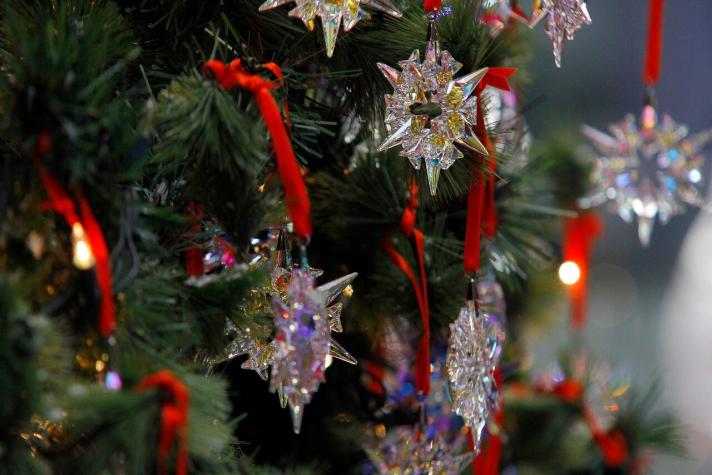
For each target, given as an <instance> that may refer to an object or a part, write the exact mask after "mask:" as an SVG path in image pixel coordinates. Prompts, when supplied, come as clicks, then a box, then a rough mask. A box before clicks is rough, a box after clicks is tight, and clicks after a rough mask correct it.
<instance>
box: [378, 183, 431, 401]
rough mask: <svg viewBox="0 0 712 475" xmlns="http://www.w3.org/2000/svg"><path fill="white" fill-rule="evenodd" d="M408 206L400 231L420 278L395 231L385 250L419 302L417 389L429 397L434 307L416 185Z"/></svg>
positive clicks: (385, 238)
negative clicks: (417, 218)
mask: <svg viewBox="0 0 712 475" xmlns="http://www.w3.org/2000/svg"><path fill="white" fill-rule="evenodd" d="M409 195H410V197H409V199H408V204H407V205H406V208H405V210H404V211H403V216H402V217H401V222H400V228H401V232H402V233H403V235H404V236H405V237H406V239H408V240H409V242H410V244H411V247H412V248H413V253H414V254H415V258H416V261H417V262H418V270H419V271H420V278H418V276H417V275H416V274H415V271H413V268H412V267H411V266H410V264H408V261H407V260H406V259H405V258H404V257H403V256H402V255H401V254H400V253H399V252H398V251H397V250H396V248H395V246H394V245H393V240H392V239H391V231H387V232H386V235H385V237H384V239H383V248H384V250H385V251H386V253H387V254H388V256H389V257H390V258H391V260H392V261H393V263H394V264H395V265H396V266H397V267H398V268H399V269H400V270H401V271H403V273H404V274H405V275H406V276H407V277H408V280H410V283H411V285H412V286H413V290H414V291H415V298H416V300H417V301H418V309H419V311H420V319H421V323H422V326H423V334H422V335H421V337H420V342H419V344H418V353H417V356H416V364H415V386H416V388H417V389H418V391H420V392H422V393H423V395H424V396H427V395H428V393H429V392H430V307H429V304H428V282H427V274H426V272H425V236H424V235H423V233H422V232H421V231H420V230H419V229H417V228H416V227H415V213H416V209H417V207H418V187H417V185H416V184H415V182H413V183H412V184H411V186H410V191H409Z"/></svg>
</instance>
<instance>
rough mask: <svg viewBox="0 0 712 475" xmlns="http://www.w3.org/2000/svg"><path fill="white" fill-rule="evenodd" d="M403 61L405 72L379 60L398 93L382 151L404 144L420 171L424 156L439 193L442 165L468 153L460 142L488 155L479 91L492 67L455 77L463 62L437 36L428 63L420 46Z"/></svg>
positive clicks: (389, 99)
mask: <svg viewBox="0 0 712 475" xmlns="http://www.w3.org/2000/svg"><path fill="white" fill-rule="evenodd" d="M431 28H432V27H431ZM398 65H399V66H400V69H401V70H400V71H398V70H397V69H394V68H392V67H390V66H388V65H386V64H382V63H378V67H379V68H380V70H381V72H382V73H383V74H384V76H385V77H386V79H388V82H389V83H390V84H391V86H393V94H392V95H391V94H387V95H386V96H385V101H386V119H385V123H386V126H387V127H388V130H389V132H390V133H389V135H388V137H387V138H386V140H385V141H384V142H383V143H382V144H381V145H380V147H378V150H379V151H383V150H386V149H389V148H391V147H395V146H397V145H401V146H402V148H403V150H402V151H401V152H400V155H401V156H404V157H407V158H408V160H410V163H411V164H412V165H413V167H415V169H416V170H420V168H421V158H422V159H423V161H424V162H425V170H426V173H427V175H428V185H429V188H430V193H431V194H432V195H435V193H436V191H437V186H438V178H439V176H440V170H447V169H448V168H449V167H450V166H451V165H452V164H453V163H455V160H457V159H458V158H460V157H462V156H463V154H462V152H461V151H460V150H458V148H457V147H456V146H455V145H456V144H457V145H460V146H464V147H468V148H470V149H474V150H476V151H478V152H480V153H483V154H485V155H486V154H487V150H486V148H485V147H484V145H482V143H481V142H480V141H479V139H478V138H477V135H476V134H475V131H474V126H475V123H476V120H477V100H478V99H477V97H476V96H473V93H474V91H475V88H476V87H477V85H478V84H479V82H480V81H481V80H482V78H483V77H484V76H485V74H486V73H487V68H483V69H480V70H478V71H475V72H473V73H470V74H467V75H466V76H463V77H461V78H458V79H454V76H455V74H456V73H457V72H458V71H459V70H460V69H461V68H462V64H461V63H459V62H457V61H456V60H455V59H454V58H453V57H452V55H451V54H450V53H449V52H447V51H445V50H442V51H441V50H440V45H439V44H438V42H437V40H434V39H430V40H429V41H428V42H427V45H426V48H425V58H424V59H423V61H422V62H421V60H420V52H419V51H418V50H415V51H413V53H412V54H411V55H410V57H409V58H408V59H407V60H405V61H400V62H399V63H398Z"/></svg>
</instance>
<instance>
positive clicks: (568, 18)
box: [542, 0, 591, 68]
mask: <svg viewBox="0 0 712 475" xmlns="http://www.w3.org/2000/svg"><path fill="white" fill-rule="evenodd" d="M542 12H543V13H545V14H547V15H548V17H547V19H546V25H544V32H545V33H546V36H548V37H549V40H550V41H551V43H552V45H553V47H554V62H555V63H556V67H557V68H560V67H561V52H562V50H563V48H564V39H566V40H569V41H570V40H573V39H574V33H576V31H577V30H578V29H579V28H581V27H582V26H583V25H590V24H591V16H590V15H589V14H588V9H587V8H586V2H585V1H584V0H544V3H543V8H542Z"/></svg>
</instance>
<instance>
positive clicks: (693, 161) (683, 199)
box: [579, 106, 712, 246]
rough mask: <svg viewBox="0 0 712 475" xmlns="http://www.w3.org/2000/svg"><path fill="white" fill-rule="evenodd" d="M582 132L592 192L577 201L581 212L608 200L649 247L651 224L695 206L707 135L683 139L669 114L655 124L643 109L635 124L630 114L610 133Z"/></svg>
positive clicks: (683, 133) (684, 131) (699, 199)
mask: <svg viewBox="0 0 712 475" xmlns="http://www.w3.org/2000/svg"><path fill="white" fill-rule="evenodd" d="M581 130H582V133H583V134H584V135H585V136H586V137H587V138H588V139H589V140H590V141H591V143H592V144H593V146H594V147H595V149H596V152H597V156H596V158H595V160H594V171H593V174H592V181H593V183H594V186H595V192H594V193H592V194H591V195H589V196H587V197H585V198H582V199H581V200H579V205H580V206H581V207H582V208H589V207H594V206H598V205H600V204H603V203H604V202H606V201H610V202H611V203H612V204H613V207H614V209H615V211H616V212H617V213H618V215H619V216H620V217H621V218H622V219H623V220H625V221H626V222H629V223H630V222H632V221H633V219H634V218H637V220H638V237H639V238H640V242H641V243H642V244H643V246H647V245H648V244H649V243H650V236H651V233H652V230H653V225H654V224H655V220H656V218H657V220H658V221H659V222H660V223H661V224H666V223H667V222H668V221H669V220H670V218H672V217H673V216H675V215H677V214H681V213H683V212H684V211H685V205H690V206H701V205H703V204H704V199H703V197H702V194H701V193H700V190H699V188H698V187H699V186H700V183H701V182H702V170H703V165H704V157H703V155H702V154H701V153H700V152H701V150H702V149H703V148H704V146H705V145H706V144H707V143H708V142H709V141H710V140H711V139H712V130H710V131H705V132H701V133H698V134H696V135H691V136H690V135H689V130H688V128H687V127H686V126H684V125H681V124H678V123H677V122H675V121H674V120H673V119H672V118H671V117H670V116H669V115H663V117H662V119H661V120H658V118H657V115H656V113H655V110H654V109H653V108H652V107H650V106H646V107H645V108H644V109H643V113H642V115H641V120H640V123H638V122H637V121H636V119H635V117H634V116H633V115H632V114H629V115H627V116H626V117H625V118H624V119H623V120H622V121H621V122H619V123H615V124H611V125H610V126H609V132H610V134H607V133H605V132H602V131H600V130H597V129H594V128H593V127H589V126H587V125H584V126H583V127H582V129H581Z"/></svg>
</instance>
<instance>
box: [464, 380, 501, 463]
mask: <svg viewBox="0 0 712 475" xmlns="http://www.w3.org/2000/svg"><path fill="white" fill-rule="evenodd" d="M494 379H495V382H496V384H497V387H502V372H501V371H500V370H499V369H497V370H496V371H495V372H494ZM494 422H495V424H497V428H498V430H497V432H496V433H495V432H492V431H491V430H490V431H489V436H488V437H487V443H486V444H485V446H484V447H483V448H482V450H481V451H480V453H479V454H477V456H476V457H475V459H474V460H473V461H472V474H473V475H497V474H498V473H499V466H500V460H501V459H502V435H501V430H502V425H503V424H504V398H500V401H499V409H497V413H496V414H495V415H494ZM469 439H470V440H469V443H470V448H471V449H472V447H474V442H473V440H472V430H470V438H469Z"/></svg>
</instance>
